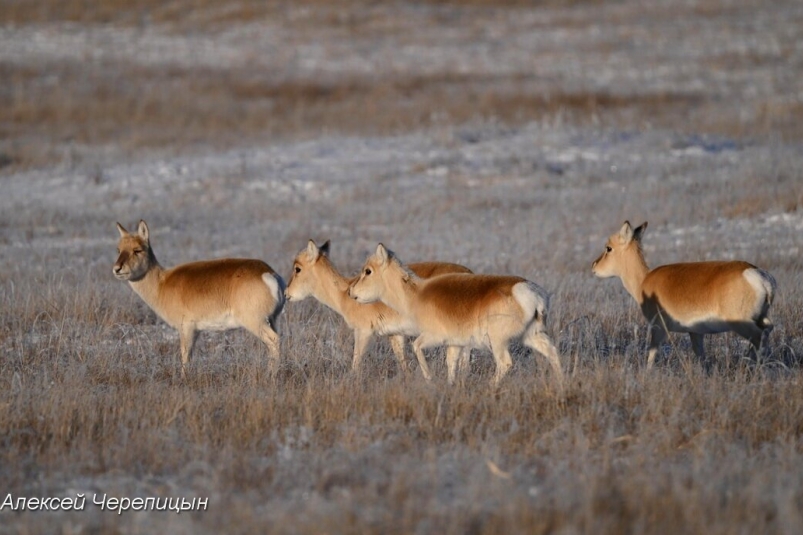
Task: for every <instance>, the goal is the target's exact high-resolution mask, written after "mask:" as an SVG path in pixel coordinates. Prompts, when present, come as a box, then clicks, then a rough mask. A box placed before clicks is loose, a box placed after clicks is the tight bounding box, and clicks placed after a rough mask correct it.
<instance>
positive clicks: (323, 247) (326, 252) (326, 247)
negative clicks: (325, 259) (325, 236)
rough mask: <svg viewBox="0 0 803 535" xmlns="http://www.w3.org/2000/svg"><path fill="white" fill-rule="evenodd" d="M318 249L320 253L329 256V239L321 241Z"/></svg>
mask: <svg viewBox="0 0 803 535" xmlns="http://www.w3.org/2000/svg"><path fill="white" fill-rule="evenodd" d="M318 250H319V251H320V252H321V254H322V255H324V256H329V240H326V241H325V242H323V245H321V246H320V247H318Z"/></svg>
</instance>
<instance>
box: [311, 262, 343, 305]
mask: <svg viewBox="0 0 803 535" xmlns="http://www.w3.org/2000/svg"><path fill="white" fill-rule="evenodd" d="M317 263H318V266H317V267H316V269H319V270H320V272H319V273H318V276H317V277H315V279H316V280H317V281H318V283H317V285H316V286H317V288H316V292H315V298H316V299H317V300H318V301H320V302H321V303H323V304H324V305H326V306H328V307H329V308H331V309H332V310H334V311H336V312H338V313H342V310H343V308H344V304H345V303H347V302H348V301H350V300H351V298H350V297H349V296H348V288H349V281H348V279H346V277H344V276H343V275H341V274H340V272H339V271H337V269H335V267H334V266H333V265H332V263H331V262H330V261H329V259H328V258H326V257H325V256H321V258H320V259H319V260H318V262H317Z"/></svg>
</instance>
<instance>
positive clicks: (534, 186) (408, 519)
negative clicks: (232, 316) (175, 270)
mask: <svg viewBox="0 0 803 535" xmlns="http://www.w3.org/2000/svg"><path fill="white" fill-rule="evenodd" d="M801 28H803V9H802V8H801V6H799V5H798V4H797V3H796V2H777V3H773V4H772V5H769V4H764V3H761V2H750V1H746V0H738V1H733V2H725V1H722V2H720V1H715V0H704V1H701V2H697V3H689V4H684V5H683V6H679V7H669V6H668V5H667V4H665V3H663V2H629V1H623V2H615V3H610V2H594V1H586V2H583V1H566V2H562V1H558V0H554V1H547V2H539V3H529V2H519V1H510V2H507V1H506V2H502V3H497V2H488V1H483V0H476V1H456V2H434V1H431V2H419V3H411V2H362V1H358V0H348V1H346V0H344V1H342V2H340V1H338V2H333V3H329V2H321V1H310V2H300V3H291V2H288V3H285V2H265V3H258V2H244V1H243V2H211V1H208V0H175V1H171V2H161V1H160V2H155V1H151V0H147V1H146V0H141V1H135V2H118V1H115V0H100V1H96V2H88V1H72V0H65V1H56V0H53V1H50V0H45V1H41V2H22V1H10V0H4V1H0V79H2V80H3V83H0V192H1V193H0V501H2V500H4V499H5V498H6V496H7V495H9V494H11V495H12V496H13V497H14V498H18V497H49V496H55V497H59V496H62V497H69V496H76V495H77V494H83V495H85V496H86V497H87V505H86V508H85V510H83V511H71V512H65V511H12V510H9V509H10V508H8V507H6V508H4V509H2V510H0V533H23V534H25V533H62V534H75V533H104V534H105V533H156V532H159V533H179V534H180V533H188V534H189V533H192V534H196V533H288V534H302V533H310V534H313V533H315V534H317V533H365V534H369V533H382V534H386V533H400V534H401V533H405V534H406V533H421V534H424V533H449V534H452V533H454V534H458V533H460V534H463V533H471V534H481V533H544V534H547V533H560V534H575V533H577V534H580V533H588V534H603V533H609V534H621V533H634V534H636V533H705V534H733V533H751V534H752V533H778V534H795V533H800V532H801V531H802V530H803V514H802V513H801V511H803V470H801V469H800V468H799V466H800V465H801V464H802V463H803V394H802V393H801V392H803V390H802V389H803V384H801V380H802V379H803V374H802V372H801V356H802V355H803V322H801V319H800V310H801V308H802V307H803V284H801V273H803V261H802V260H801V254H802V252H803V171H801V169H803V165H801V164H803V151H802V150H801V143H803V135H801V134H802V133H803V130H801V128H800V125H801V124H803V100H801V95H803V87H802V86H801V84H802V83H803V82H801V81H802V80H803V76H801V75H803V50H802V49H801V48H800V44H799V42H800V40H801V35H803V34H802V33H801ZM140 218H144V219H146V220H147V221H148V223H149V225H150V229H151V234H152V238H151V240H152V245H153V248H154V251H155V253H156V256H157V258H158V259H159V260H160V261H161V262H162V264H163V265H165V266H173V265H176V264H179V263H182V262H189V261H192V260H199V259H204V258H214V257H224V256H232V257H257V258H261V259H263V260H265V261H267V262H268V263H269V264H270V265H271V266H272V267H273V268H274V269H276V270H277V271H278V272H279V273H281V274H282V275H284V276H285V278H289V275H290V270H291V265H292V264H291V262H292V258H293V256H294V255H295V254H296V252H297V251H298V250H299V249H301V248H302V247H303V246H305V244H306V242H307V239H309V238H313V239H315V240H317V241H319V242H322V241H323V240H326V239H331V240H332V258H333V261H334V263H335V264H336V265H337V266H338V267H340V268H341V270H343V271H344V272H348V273H354V272H355V271H356V270H357V269H358V268H359V267H360V266H361V264H362V262H363V260H364V259H365V257H366V256H367V255H368V254H369V253H370V252H371V251H373V249H374V247H375V246H376V243H377V242H380V241H382V242H384V243H385V244H386V245H388V246H389V247H390V248H391V249H393V250H394V251H395V252H396V253H397V254H398V255H399V256H400V258H401V259H402V260H405V261H410V262H413V261H419V260H436V259H437V260H445V261H453V262H459V263H462V264H464V265H466V266H468V267H470V268H472V269H473V270H474V271H476V272H478V273H510V274H516V275H521V276H524V277H527V278H529V279H531V280H534V281H536V282H538V283H539V284H540V285H542V286H543V287H544V288H546V289H547V290H548V291H549V292H550V293H551V308H550V316H549V318H548V329H549V332H550V334H551V335H552V337H553V339H554V340H555V342H556V345H557V346H558V348H559V350H560V352H561V355H562V358H563V362H564V367H565V369H566V370H567V377H568V379H567V383H566V386H565V390H564V395H561V394H560V392H559V390H558V388H557V385H556V384H555V383H554V381H553V380H552V377H551V374H550V372H549V369H548V368H549V367H548V365H547V364H546V362H545V361H544V360H543V359H541V358H539V357H536V358H533V356H532V355H531V354H530V353H529V351H528V350H525V349H523V348H521V347H515V348H514V349H515V350H514V363H515V364H514V367H513V369H512V371H511V373H510V374H509V375H508V376H507V377H506V379H505V380H504V381H503V383H502V385H501V386H500V387H499V388H498V389H494V388H492V387H491V386H490V385H489V380H490V378H491V376H492V374H493V361H492V359H491V356H490V354H486V353H483V352H481V351H474V352H473V357H472V363H471V373H470V374H469V376H468V377H467V378H466V380H465V381H464V382H463V383H462V384H460V385H456V386H454V387H448V386H447V385H446V379H445V376H446V370H445V364H444V362H443V351H432V352H431V357H430V363H431V366H432V369H433V373H434V375H435V379H434V381H433V382H432V383H427V382H426V381H424V380H423V379H422V378H421V376H420V373H419V372H418V371H417V369H416V367H415V365H414V357H413V355H412V352H409V354H408V359H409V360H410V363H411V365H412V367H413V369H414V371H413V372H412V373H411V374H409V375H407V376H405V375H402V374H399V373H397V370H396V363H395V360H394V358H393V356H392V354H391V351H390V347H389V344H388V343H387V341H385V340H380V341H378V342H377V343H375V344H374V345H373V346H372V348H371V349H370V350H369V353H368V355H367V356H366V358H365V359H364V364H365V366H364V370H363V371H362V373H360V374H354V373H352V372H351V371H350V368H349V366H350V361H351V349H352V336H351V332H350V331H349V330H348V329H347V328H346V326H345V325H344V324H343V322H342V321H341V320H340V318H338V317H337V316H336V315H335V314H334V313H332V312H331V311H329V310H327V309H325V308H324V307H323V306H321V305H320V304H318V303H316V302H313V301H312V300H309V301H305V302H303V303H293V302H291V303H288V305H287V307H286V309H285V312H284V314H283V316H282V318H281V319H280V321H279V325H280V334H281V335H282V356H283V362H282V364H281V366H280V369H279V371H278V373H277V374H276V375H275V376H270V374H269V373H268V366H267V355H266V352H265V349H264V347H263V346H262V345H261V344H260V342H258V341H257V340H256V339H255V338H253V337H252V336H250V335H248V334H247V333H244V332H240V331H231V332H227V333H209V334H203V335H201V336H200V337H199V340H198V343H197V346H196V349H195V353H194V358H193V361H192V363H191V365H190V367H189V370H188V373H187V377H186V379H182V378H181V375H180V373H179V364H178V362H179V361H178V356H179V351H178V335H177V333H175V331H173V330H172V329H170V328H169V327H167V326H166V325H165V324H163V323H162V322H161V321H160V320H159V319H158V318H157V317H156V316H155V315H154V314H153V313H152V312H151V311H150V310H149V309H148V308H147V307H146V306H145V305H144V304H143V303H142V302H141V301H140V300H139V299H138V297H137V296H136V295H134V293H133V292H132V291H131V289H130V288H129V287H128V286H127V285H126V284H124V283H120V282H118V281H115V280H114V277H113V276H112V272H111V266H112V264H113V263H114V261H115V257H116V255H115V244H116V239H117V236H118V234H117V231H116V230H115V226H114V223H115V221H119V222H120V223H122V224H123V225H125V226H126V227H127V228H129V229H130V228H132V227H134V226H135V224H136V222H137V221H138V220H139V219H140ZM625 219H629V220H630V221H631V222H633V223H634V224H639V223H641V222H642V221H644V220H649V223H650V226H649V230H648V231H647V233H646V236H645V238H644V246H645V253H646V257H647V260H648V262H649V263H650V264H651V265H653V266H657V265H660V264H664V263H670V262H676V261H681V260H703V259H713V258H720V259H732V258H739V259H743V260H747V261H749V262H752V263H754V264H756V265H759V266H760V267H762V268H764V269H766V270H768V271H770V272H771V273H772V274H773V275H774V276H775V278H776V279H777V280H778V288H779V289H778V295H777V299H776V301H775V303H774V305H773V307H772V309H771V311H770V317H771V318H772V320H773V322H774V323H775V325H776V327H775V330H774V332H773V333H772V335H771V336H770V343H771V351H770V354H769V355H768V356H767V357H766V358H762V359H760V360H758V361H756V360H754V359H751V358H749V354H748V350H747V345H748V344H747V342H746V341H744V340H742V339H739V338H738V337H736V336H735V335H732V334H727V335H718V336H710V337H707V338H706V350H707V352H708V353H709V354H710V355H712V356H714V357H715V358H716V361H717V364H716V366H715V367H714V370H713V371H712V372H711V373H710V374H707V373H706V372H705V371H704V369H703V366H702V365H701V363H699V362H697V361H696V360H695V358H694V357H693V354H692V351H691V347H690V344H689V341H688V337H685V336H680V335H673V336H671V338H670V343H667V344H665V346H664V347H663V350H662V352H661V355H660V357H659V362H658V364H657V366H656V368H655V369H653V370H651V371H649V372H648V371H647V370H646V369H645V362H646V343H647V340H646V336H647V326H646V324H645V322H644V320H643V318H642V316H641V313H640V311H639V310H638V307H637V306H636V304H635V303H634V302H633V301H632V299H631V298H630V297H629V296H628V295H627V294H626V292H625V290H624V289H623V288H622V285H621V283H620V282H618V281H616V280H598V279H594V278H593V276H592V275H591V269H590V268H591V262H592V261H593V260H594V259H595V258H596V257H597V256H598V255H599V253H600V252H601V250H602V247H603V245H604V243H605V239H606V237H607V236H608V235H609V234H611V233H612V232H614V231H615V230H617V229H618V228H619V226H620V225H621V224H622V221H624V220H625ZM96 494H97V495H103V494H106V495H108V496H114V497H129V498H134V497H143V498H144V497H186V498H188V499H192V498H193V497H202V498H203V497H208V500H209V501H208V507H207V510H206V511H193V512H190V511H184V512H182V513H181V514H176V513H175V512H169V511H139V512H135V511H125V512H122V513H121V514H119V515H118V514H117V513H116V512H111V511H101V510H100V508H99V507H97V506H95V505H93V504H92V503H91V500H92V496H93V495H96Z"/></svg>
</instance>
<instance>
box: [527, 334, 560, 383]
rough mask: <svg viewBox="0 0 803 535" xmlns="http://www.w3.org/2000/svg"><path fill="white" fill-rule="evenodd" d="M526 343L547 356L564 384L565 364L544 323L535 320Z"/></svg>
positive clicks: (556, 374)
mask: <svg viewBox="0 0 803 535" xmlns="http://www.w3.org/2000/svg"><path fill="white" fill-rule="evenodd" d="M524 345H526V346H527V347H529V348H530V349H533V350H535V351H537V352H538V353H541V354H542V355H543V356H544V357H546V359H547V361H549V364H550V365H551V366H552V371H553V372H554V373H555V377H557V379H558V382H559V383H560V384H563V365H562V364H561V362H560V355H559V354H558V349H557V348H556V347H555V344H554V343H552V339H551V338H550V337H549V335H548V334H547V333H546V331H545V330H544V325H543V323H541V322H539V321H535V322H533V324H532V325H531V326H530V328H529V329H528V330H527V334H526V335H525V337H524Z"/></svg>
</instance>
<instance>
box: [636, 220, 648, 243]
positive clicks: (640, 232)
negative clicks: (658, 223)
mask: <svg viewBox="0 0 803 535" xmlns="http://www.w3.org/2000/svg"><path fill="white" fill-rule="evenodd" d="M646 231H647V222H646V221H645V222H644V223H642V224H641V225H640V226H639V227H638V228H636V230H634V231H633V239H634V240H636V241H637V242H639V243H641V237H642V236H644V233H645V232H646Z"/></svg>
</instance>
